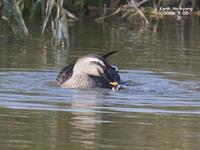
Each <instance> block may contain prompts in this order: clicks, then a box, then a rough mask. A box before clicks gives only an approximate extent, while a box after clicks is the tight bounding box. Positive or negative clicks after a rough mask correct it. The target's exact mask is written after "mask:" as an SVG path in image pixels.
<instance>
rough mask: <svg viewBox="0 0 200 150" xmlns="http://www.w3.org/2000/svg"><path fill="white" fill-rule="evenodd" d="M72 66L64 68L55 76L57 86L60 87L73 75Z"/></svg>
mask: <svg viewBox="0 0 200 150" xmlns="http://www.w3.org/2000/svg"><path fill="white" fill-rule="evenodd" d="M73 68H74V64H72V65H68V66H65V67H64V68H63V69H62V70H61V71H60V72H59V74H58V75H57V78H56V81H57V83H58V86H60V85H61V84H62V83H63V82H65V81H66V80H68V79H69V78H71V76H72V74H73Z"/></svg>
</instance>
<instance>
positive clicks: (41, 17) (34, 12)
mask: <svg viewBox="0 0 200 150" xmlns="http://www.w3.org/2000/svg"><path fill="white" fill-rule="evenodd" d="M160 6H162V7H168V6H169V7H172V6H173V7H179V8H180V7H191V8H193V9H194V11H195V13H193V12H192V14H195V15H200V13H199V12H200V11H199V7H200V1H199V0H1V1H0V34H1V35H3V34H8V33H9V31H10V30H12V34H13V33H14V34H15V35H16V36H18V37H19V38H24V37H29V36H31V33H30V29H29V27H28V24H29V22H31V21H32V22H34V21H37V22H40V26H38V32H40V33H41V35H43V34H44V33H45V30H47V31H51V34H52V37H51V38H52V43H53V45H55V46H59V47H60V46H61V47H66V46H69V33H68V22H74V21H78V20H79V18H80V17H82V16H89V17H94V18H95V20H96V21H97V22H103V21H104V20H105V19H106V18H110V17H112V16H116V15H117V16H120V17H121V18H128V19H131V18H132V17H136V16H137V17H139V18H140V20H141V24H143V25H146V24H149V21H148V17H149V16H150V17H155V16H156V17H161V18H162V17H163V15H162V14H160V13H158V8H159V7H160ZM149 14H151V15H149ZM179 20H180V17H179Z"/></svg>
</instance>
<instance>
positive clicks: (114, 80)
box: [73, 54, 120, 88]
mask: <svg viewBox="0 0 200 150" xmlns="http://www.w3.org/2000/svg"><path fill="white" fill-rule="evenodd" d="M83 73H85V74H87V75H89V76H92V77H94V78H95V79H96V80H98V81H99V82H102V81H103V80H104V83H106V82H107V83H108V84H109V85H110V87H111V88H112V87H116V86H118V84H119V83H118V82H119V81H120V78H119V75H118V73H117V69H116V68H115V67H113V66H111V65H109V64H108V63H107V62H106V60H105V58H104V57H102V56H98V55H95V54H90V55H86V56H83V57H81V58H79V59H78V60H77V62H76V63H75V65H74V68H73V74H80V75H81V74H83ZM116 76H117V77H116Z"/></svg>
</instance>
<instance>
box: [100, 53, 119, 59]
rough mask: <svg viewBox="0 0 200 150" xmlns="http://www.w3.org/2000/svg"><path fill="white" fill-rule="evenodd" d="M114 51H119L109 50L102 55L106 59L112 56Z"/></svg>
mask: <svg viewBox="0 0 200 150" xmlns="http://www.w3.org/2000/svg"><path fill="white" fill-rule="evenodd" d="M114 53H117V51H111V52H109V53H106V54H104V55H102V57H103V58H104V59H106V58H107V57H108V56H110V55H112V54H114Z"/></svg>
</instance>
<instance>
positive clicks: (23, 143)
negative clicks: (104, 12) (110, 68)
mask: <svg viewBox="0 0 200 150" xmlns="http://www.w3.org/2000/svg"><path fill="white" fill-rule="evenodd" d="M199 26H200V18H197V17H196V18H195V17H191V18H186V19H185V20H184V22H176V21H175V20H174V19H169V20H161V21H159V22H152V25H151V26H148V27H144V26H143V27H142V26H141V25H140V24H137V23H127V22H123V21H119V20H114V21H113V20H112V21H111V20H110V21H109V20H108V21H106V22H105V23H103V24H97V23H95V22H93V21H92V20H90V19H87V18H86V19H82V20H80V21H79V22H77V23H75V24H73V25H72V26H70V44H71V45H70V47H69V49H68V50H59V49H56V48H52V46H51V44H50V40H48V38H45V37H42V38H41V37H39V36H38V35H37V34H34V35H33V37H32V38H30V39H23V40H19V39H17V38H14V37H10V36H9V37H5V36H3V35H1V36H0V121H1V123H0V149H4V150H5V149H16V150H17V149H20V150H22V149H30V150H31V149H48V150H51V149H52V150H53V149H63V150H66V149H69V150H71V149H73V150H76V149H77V150H78V149H104V150H107V149H108V150H118V149H119V150H121V149H127V150H128V149H137V150H141V149H150V150H151V149H152V150H160V149H166V150H168V149H187V150H189V149H198V148H199V146H200V42H199V40H200V28H199ZM112 50H117V51H118V53H117V54H115V55H113V56H112V57H110V58H109V59H108V61H109V62H110V63H111V64H115V65H117V66H118V67H119V69H120V76H121V78H122V80H123V81H126V82H128V83H130V85H129V86H128V87H127V88H126V89H123V90H121V91H111V90H109V89H91V90H88V89H87V90H78V89H61V88H58V87H57V86H56V82H55V79H56V75H57V73H58V72H59V70H60V69H61V68H62V67H63V66H64V65H66V64H70V63H73V62H74V61H75V60H76V59H77V58H78V57H79V56H82V55H84V54H88V53H96V54H103V53H106V52H108V51H112Z"/></svg>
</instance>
